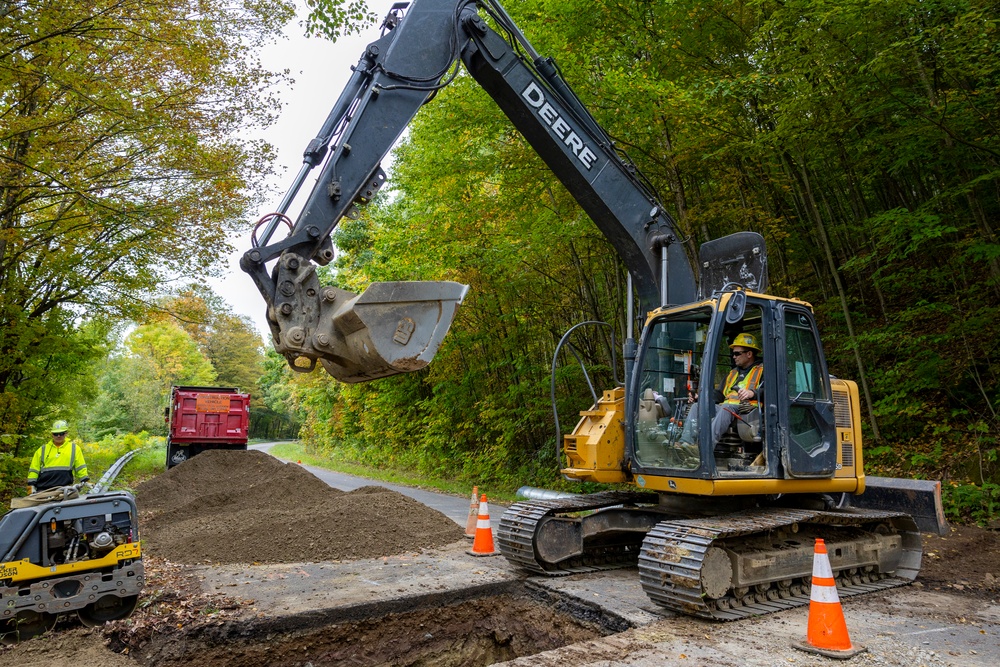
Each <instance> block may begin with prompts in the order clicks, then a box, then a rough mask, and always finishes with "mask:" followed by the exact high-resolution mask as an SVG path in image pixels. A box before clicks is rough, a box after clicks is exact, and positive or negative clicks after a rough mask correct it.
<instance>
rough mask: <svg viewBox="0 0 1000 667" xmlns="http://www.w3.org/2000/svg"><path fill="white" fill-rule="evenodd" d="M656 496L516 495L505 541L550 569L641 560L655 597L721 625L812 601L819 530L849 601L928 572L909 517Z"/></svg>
mask: <svg viewBox="0 0 1000 667" xmlns="http://www.w3.org/2000/svg"><path fill="white" fill-rule="evenodd" d="M656 503H657V496H656V494H650V493H630V492H617V491H613V492H605V493H597V494H590V495H582V496H576V497H572V498H559V499H555V500H533V501H527V502H519V503H515V504H514V505H512V506H511V507H510V509H509V510H507V512H506V513H505V514H504V515H503V517H502V518H501V520H500V528H499V530H498V532H497V536H498V543H499V548H500V551H501V553H503V555H504V556H505V557H506V558H507V560H508V561H509V562H511V563H512V564H513V565H516V566H518V567H520V568H522V569H524V570H527V571H529V572H531V573H534V574H541V575H545V576H560V575H569V574H575V573H578V572H592V571H595V570H603V569H611V568H617V567H628V566H632V565H635V564H637V563H638V567H639V580H640V582H641V584H642V587H643V590H645V592H646V594H647V595H648V596H649V598H650V599H651V600H653V601H654V602H656V603H657V604H659V605H661V606H663V607H665V608H667V609H670V610H673V611H676V612H678V613H682V614H686V615H691V616H698V617H701V618H708V619H712V620H720V621H732V620H737V619H740V618H745V617H747V616H758V615H761V614H767V613H771V612H775V611H780V610H782V609H789V608H792V607H797V606H801V605H805V604H808V603H809V590H810V586H811V575H812V561H813V548H814V543H815V538H817V537H822V538H823V539H824V540H825V541H826V543H827V549H828V551H829V553H830V559H831V567H832V568H833V570H834V575H835V577H836V579H837V589H838V591H839V593H840V595H841V596H842V597H849V596H852V595H859V594H861V593H869V592H873V591H877V590H882V589H885V588H891V587H894V586H901V585H905V584H907V583H909V582H910V581H912V580H913V579H914V578H915V577H916V575H917V572H918V571H919V569H920V557H921V546H920V533H919V531H918V529H917V527H916V524H915V523H914V521H913V519H912V518H911V517H909V516H908V515H905V514H900V513H897V512H880V511H874V510H859V509H856V508H849V509H845V510H837V511H820V510H804V509H784V508H757V509H753V510H743V511H739V512H734V513H732V514H726V515H719V516H710V517H700V518H689V517H678V516H677V513H676V511H669V510H667V509H666V508H664V507H660V506H658V505H657V504H656ZM605 516H607V517H609V518H608V519H607V520H606V521H604V520H602V517H605ZM587 522H590V524H591V525H589V526H587V525H584V524H585V523H587ZM601 529H604V530H605V531H606V532H605V533H601ZM553 554H554V555H553Z"/></svg>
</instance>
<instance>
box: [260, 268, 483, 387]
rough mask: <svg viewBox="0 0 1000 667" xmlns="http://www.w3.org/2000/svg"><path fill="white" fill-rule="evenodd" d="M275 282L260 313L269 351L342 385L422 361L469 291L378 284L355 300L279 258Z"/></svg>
mask: <svg viewBox="0 0 1000 667" xmlns="http://www.w3.org/2000/svg"><path fill="white" fill-rule="evenodd" d="M277 278H278V280H277V285H278V291H277V297H278V298H277V299H276V300H275V303H274V305H273V306H272V307H271V308H269V309H268V319H269V322H270V324H271V332H272V334H273V337H274V347H275V349H276V350H277V351H278V352H280V353H281V354H283V355H284V356H285V358H286V359H288V362H289V365H290V366H291V367H292V368H293V369H294V370H296V371H302V372H309V371H311V370H312V369H313V368H315V366H316V362H317V361H319V362H320V363H322V364H323V368H325V369H326V370H327V372H328V373H330V375H332V376H333V377H335V378H336V379H338V380H340V381H341V382H350V383H354V382H366V381H368V380H376V379H378V378H383V377H388V376H390V375H395V374H397V373H409V372H412V371H417V370H420V369H421V368H423V367H424V366H426V365H427V364H429V363H430V361H431V360H432V359H433V358H434V355H435V354H436V353H437V350H438V348H439V347H440V345H441V341H442V340H443V339H444V336H445V334H446V333H448V329H449V328H451V323H452V321H453V320H454V318H455V313H456V310H457V308H458V305H459V304H460V303H462V299H463V298H465V294H466V292H467V291H468V289H469V288H468V285H462V284H460V283H454V282H430V281H418V282H385V283H372V284H371V285H369V286H368V288H367V289H365V291H364V293H362V294H360V295H357V294H354V293H353V292H348V291H347V290H342V289H339V288H336V287H321V286H320V285H319V281H318V279H317V277H316V274H315V267H314V266H313V265H312V264H310V263H306V262H296V261H291V262H289V261H283V262H282V266H281V267H280V268H279V270H278V274H277ZM303 358H304V359H306V360H308V362H309V363H308V365H307V366H303V365H301V360H302V359H303Z"/></svg>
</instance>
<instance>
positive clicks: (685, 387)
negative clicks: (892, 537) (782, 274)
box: [625, 288, 858, 495]
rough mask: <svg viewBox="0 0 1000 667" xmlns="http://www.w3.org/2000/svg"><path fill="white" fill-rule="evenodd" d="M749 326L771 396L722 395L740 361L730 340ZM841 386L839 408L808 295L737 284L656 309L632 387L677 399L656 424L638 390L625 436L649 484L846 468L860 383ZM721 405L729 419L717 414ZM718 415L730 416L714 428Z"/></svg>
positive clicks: (664, 399) (687, 484) (822, 474)
mask: <svg viewBox="0 0 1000 667" xmlns="http://www.w3.org/2000/svg"><path fill="white" fill-rule="evenodd" d="M733 301H741V302H742V303H741V304H740V306H739V310H740V311H742V312H741V313H740V316H739V317H733V312H734V311H733V309H732V307H731V306H732V302H733ZM740 334H750V335H752V336H753V337H754V339H755V340H756V341H758V344H759V345H760V347H761V351H760V354H758V355H757V358H758V359H759V361H760V363H761V365H762V367H763V375H762V378H763V380H762V382H761V383H760V386H759V391H758V394H759V395H760V396H761V399H762V400H760V401H759V402H757V401H751V402H744V403H741V404H740V405H733V404H724V403H723V401H722V396H721V391H720V388H721V387H722V386H723V385H724V383H725V379H726V377H727V376H728V374H729V372H730V370H732V369H733V368H734V360H733V356H732V354H731V351H730V345H731V344H732V343H733V341H734V339H736V337H737V336H738V335H740ZM838 384H839V385H844V389H845V390H846V391H843V392H842V393H843V399H844V402H845V408H844V410H841V411H838V407H839V406H838V405H837V404H836V403H835V396H834V391H833V386H832V382H831V379H830V377H829V375H828V374H827V369H826V362H825V359H824V357H823V352H822V348H821V346H820V341H819V336H818V334H817V330H816V324H815V320H814V319H813V317H812V312H811V309H810V307H809V305H808V304H806V303H803V302H799V301H794V300H790V299H779V298H775V297H771V296H765V295H762V294H757V293H754V292H746V291H745V290H743V289H741V288H734V289H730V290H727V291H725V292H722V293H720V294H717V295H715V296H713V297H712V298H710V299H706V300H703V301H702V302H699V303H696V304H693V305H687V306H681V307H675V308H663V309H659V310H657V311H654V312H653V313H652V314H651V315H650V318H649V320H648V322H647V325H646V327H645V332H644V334H643V336H642V340H641V341H640V344H639V355H638V359H637V362H636V372H635V376H634V378H633V386H634V387H635V391H636V393H637V395H643V394H652V396H654V397H655V398H656V399H657V400H658V401H659V402H660V403H661V404H666V405H669V406H670V409H669V411H662V412H663V413H664V415H663V417H662V418H660V419H658V420H657V421H656V422H655V423H654V422H651V421H650V420H649V418H648V416H646V417H645V418H643V416H644V415H646V414H647V413H646V412H644V411H643V401H642V400H641V399H640V400H639V401H637V402H636V405H635V406H633V407H632V411H633V414H630V415H629V418H628V419H626V423H627V424H628V426H627V429H628V433H627V434H626V438H625V440H626V450H627V451H626V458H627V459H628V461H629V466H630V471H631V472H632V473H633V474H634V475H635V476H636V480H637V483H639V485H640V486H643V487H644V488H649V489H656V490H676V491H679V492H687V493H709V494H713V495H714V494H715V493H716V492H717V491H718V488H719V485H718V484H716V483H715V482H717V481H719V482H721V481H725V482H737V481H745V482H746V484H742V485H738V484H734V483H727V484H725V485H724V486H725V488H726V491H725V492H726V493H727V494H739V493H746V494H759V493H764V492H766V491H765V490H764V487H765V486H766V487H772V486H774V484H773V482H785V481H786V480H787V481H789V482H792V481H795V480H817V479H822V480H829V479H831V478H833V477H835V476H838V475H840V476H845V475H841V473H843V471H844V467H843V459H842V453H841V451H840V449H839V448H838V444H839V443H851V444H853V443H854V442H856V441H857V438H858V435H857V433H856V432H855V431H854V429H853V427H852V420H851V398H852V397H851V394H852V392H851V390H850V388H849V386H848V385H850V384H852V383H843V382H839V383H838ZM856 391H857V390H856V388H854V391H853V394H854V395H853V403H854V404H855V405H856V403H857V394H856ZM721 410H727V411H729V413H730V414H731V415H732V417H731V419H725V420H719V419H718V414H719V411H721ZM667 412H669V414H666V413H667ZM713 421H716V422H717V423H725V422H726V421H730V422H731V423H730V424H729V425H728V427H727V428H725V429H724V430H720V429H718V428H716V429H715V431H716V432H714V433H713ZM779 425H780V426H779ZM841 431H843V433H841ZM852 453H853V449H852ZM849 458H850V459H852V460H853V456H851V457H849ZM853 470H854V466H853V465H852V466H851V477H855V475H854V472H853ZM755 482H761V483H755ZM763 482H767V483H766V484H764V483H763ZM854 484H856V479H855V480H853V481H852V482H851V485H854ZM661 486H662V487H663V488H662V489H661V488H660V487H661ZM852 490H853V489H852Z"/></svg>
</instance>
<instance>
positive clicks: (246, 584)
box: [0, 452, 1000, 667]
mask: <svg viewBox="0 0 1000 667" xmlns="http://www.w3.org/2000/svg"><path fill="white" fill-rule="evenodd" d="M234 456H236V457H240V458H239V459H238V460H233V459H232V458H231V457H234ZM136 496H137V500H138V502H139V507H140V508H141V511H142V515H141V517H140V520H141V523H142V530H143V533H142V536H143V544H144V552H145V554H146V556H145V558H144V560H145V564H146V575H147V585H146V588H145V590H144V592H143V594H142V596H141V598H140V603H139V608H138V609H137V610H136V612H135V613H134V614H133V615H132V616H131V617H130V618H128V619H125V620H121V621H116V622H113V623H110V624H108V625H106V626H103V627H100V628H94V629H88V628H83V627H81V626H79V624H78V623H77V622H76V621H75V620H74V619H64V620H60V622H59V624H58V625H57V626H56V629H55V631H53V632H51V633H48V634H46V635H45V636H43V637H40V638H36V639H33V640H30V641H26V642H23V643H21V644H20V645H17V646H9V647H3V648H0V665H18V666H19V667H34V666H36V665H37V666H39V667H41V666H42V665H44V666H45V667H69V666H70V665H72V667H79V666H80V665H87V666H89V667H136V665H158V666H160V665H163V666H168V667H169V666H170V665H180V664H213V665H241V666H246V667H250V666H256V665H300V666H303V667H304V666H305V665H307V664H312V665H317V666H318V665H334V664H338V665H339V664H345V665H416V664H426V665H443V666H448V665H455V666H456V667H457V666H466V665H488V664H499V663H504V664H509V665H512V666H513V665H517V666H518V667H520V666H522V665H523V666H525V667H526V666H528V665H533V666H535V667H538V666H541V665H553V666H554V665H559V666H560V667H580V666H583V665H636V666H642V665H654V664H656V665H664V664H667V665H723V664H734V663H736V664H746V665H788V664H797V665H814V664H822V663H824V662H829V660H827V659H825V658H818V657H816V656H813V655H811V654H807V653H802V652H799V651H796V650H794V649H792V648H790V646H789V644H790V642H791V641H794V640H800V639H802V638H804V634H805V626H806V619H807V614H808V611H807V609H806V608H801V609H792V610H788V611H784V612H780V613H777V614H770V615H768V616H764V617H759V618H752V619H747V620H744V621H739V622H735V623H726V624H717V623H707V622H704V621H700V620H695V619H689V618H678V617H676V616H674V615H672V614H669V613H668V612H665V611H664V610H658V609H657V608H656V607H655V605H653V604H652V603H651V602H649V601H648V600H647V599H645V596H644V594H642V592H641V589H639V587H638V584H637V582H636V581H635V579H637V576H636V575H635V570H634V569H631V570H628V569H627V570H621V571H617V572H611V573H595V574H589V575H573V576H571V577H565V578H557V579H555V580H549V579H546V580H543V581H542V582H541V583H539V582H536V578H530V579H529V580H527V582H526V580H525V578H524V577H523V575H521V574H519V573H517V572H515V571H513V570H512V569H511V568H510V567H509V566H508V565H507V564H506V562H505V561H504V560H503V559H502V558H474V557H472V556H469V555H468V554H467V553H466V550H467V549H468V548H469V541H468V540H467V539H466V538H465V537H464V535H463V533H464V530H463V529H462V528H460V527H459V526H458V525H457V524H456V523H455V522H454V521H452V520H451V519H448V518H447V517H445V516H444V515H442V514H440V513H439V512H437V511H436V510H431V509H430V508H428V507H426V506H424V505H421V504H420V503H417V502H415V501H412V500H411V499H409V498H407V497H405V496H403V495H401V494H398V493H396V492H394V491H389V490H387V489H384V488H382V487H364V488H362V489H357V490H355V491H352V492H342V491H338V490H336V489H333V488H331V487H329V486H327V485H326V484H324V483H322V482H320V481H319V480H318V479H316V478H315V477H314V476H313V475H311V474H310V473H309V472H307V471H305V470H304V469H303V468H301V467H300V466H296V465H294V464H284V463H281V462H280V461H277V460H276V459H273V458H271V457H270V456H267V455H266V454H263V453H260V452H235V453H234V452H208V453H205V454H201V455H199V456H198V457H195V458H193V459H192V460H191V461H188V462H187V463H185V464H183V465H181V466H178V467H176V468H173V469H172V470H171V471H169V472H167V473H164V474H162V475H159V476H157V477H156V478H154V479H152V480H150V481H148V482H146V483H144V484H142V485H140V486H139V487H138V489H137V490H136ZM998 578H1000V533H998V532H995V531H989V530H983V529H979V528H974V527H957V528H954V529H953V530H952V531H951V532H950V533H949V534H948V535H946V536H944V537H938V536H933V535H925V536H924V559H923V567H922V569H921V573H920V576H919V578H918V581H917V582H916V583H915V584H913V585H911V586H907V587H903V588H896V589H890V590H888V591H884V592H880V593H874V594H868V595H864V596H860V597H853V598H849V599H846V600H845V601H844V605H843V607H844V613H845V616H846V618H847V623H848V627H849V628H850V630H851V636H852V639H853V640H854V641H855V643H856V644H861V645H864V646H866V648H867V649H868V651H867V653H864V654H861V655H860V656H858V657H856V658H854V659H853V660H852V662H854V663H855V664H859V665H928V666H929V665H977V664H983V665H987V664H988V665H994V664H997V663H998V661H1000V603H998V599H1000V582H998ZM548 582H552V583H548ZM504 661H509V662H507V663H505V662H504Z"/></svg>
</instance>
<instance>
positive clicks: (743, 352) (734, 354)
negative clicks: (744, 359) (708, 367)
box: [733, 350, 750, 357]
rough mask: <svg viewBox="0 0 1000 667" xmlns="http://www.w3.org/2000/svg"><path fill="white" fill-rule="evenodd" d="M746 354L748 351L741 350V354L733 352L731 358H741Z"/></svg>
mask: <svg viewBox="0 0 1000 667" xmlns="http://www.w3.org/2000/svg"><path fill="white" fill-rule="evenodd" d="M748 352H750V350H743V351H742V352H733V356H734V357H741V356H743V355H744V354H747V353H748Z"/></svg>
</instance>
